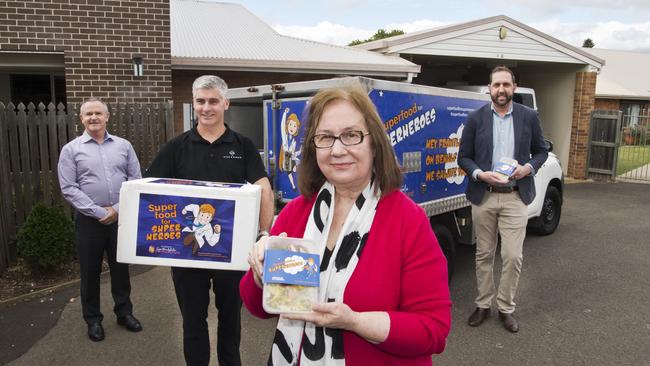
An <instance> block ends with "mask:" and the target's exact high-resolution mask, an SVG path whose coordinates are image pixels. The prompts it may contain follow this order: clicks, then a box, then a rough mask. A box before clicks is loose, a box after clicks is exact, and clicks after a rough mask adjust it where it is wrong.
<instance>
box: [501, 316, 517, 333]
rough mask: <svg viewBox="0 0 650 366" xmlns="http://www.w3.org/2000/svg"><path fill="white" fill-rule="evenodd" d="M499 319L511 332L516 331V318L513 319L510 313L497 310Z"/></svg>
mask: <svg viewBox="0 0 650 366" xmlns="http://www.w3.org/2000/svg"><path fill="white" fill-rule="evenodd" d="M499 320H501V323H503V327H504V328H506V329H507V330H508V331H509V332H511V333H517V332H518V331H519V324H518V323H517V319H515V317H514V316H512V314H506V313H502V312H500V311H499Z"/></svg>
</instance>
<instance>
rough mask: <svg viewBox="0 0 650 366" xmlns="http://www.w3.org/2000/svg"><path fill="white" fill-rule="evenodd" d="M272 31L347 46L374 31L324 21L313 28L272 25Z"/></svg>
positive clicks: (367, 36) (370, 34) (365, 37)
mask: <svg viewBox="0 0 650 366" xmlns="http://www.w3.org/2000/svg"><path fill="white" fill-rule="evenodd" d="M273 29H275V30H276V32H278V33H280V34H284V35H287V36H292V37H299V38H304V39H309V40H312V41H318V42H324V43H330V44H336V45H341V46H343V45H347V44H348V43H350V42H351V41H352V40H355V39H367V38H369V37H370V36H372V35H373V34H374V33H375V31H376V30H369V29H362V28H356V27H348V26H345V25H341V24H335V23H332V22H328V21H324V22H320V23H318V24H316V25H315V26H311V27H309V26H301V25H274V26H273Z"/></svg>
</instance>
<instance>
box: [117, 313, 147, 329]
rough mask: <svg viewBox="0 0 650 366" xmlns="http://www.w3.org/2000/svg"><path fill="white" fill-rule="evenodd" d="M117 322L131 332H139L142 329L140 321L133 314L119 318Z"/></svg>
mask: <svg viewBox="0 0 650 366" xmlns="http://www.w3.org/2000/svg"><path fill="white" fill-rule="evenodd" d="M117 324H119V325H121V326H123V327H124V328H126V329H127V330H128V331H130V332H139V331H141V330H142V324H140V321H138V319H136V318H135V317H134V316H133V315H131V314H129V315H125V316H121V317H119V318H117Z"/></svg>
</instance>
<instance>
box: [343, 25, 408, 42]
mask: <svg viewBox="0 0 650 366" xmlns="http://www.w3.org/2000/svg"><path fill="white" fill-rule="evenodd" d="M402 34H404V31H403V30H400V29H393V30H391V31H388V32H386V30H385V29H379V30H377V32H376V33H375V34H373V35H372V37H370V38H368V39H366V40H365V41H362V40H359V39H355V40H354V41H352V42H350V43H349V44H348V46H356V45H358V44H362V43H367V42H372V41H376V40H378V39H384V38H389V37H393V36H399V35H402Z"/></svg>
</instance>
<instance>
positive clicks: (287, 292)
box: [262, 236, 320, 314]
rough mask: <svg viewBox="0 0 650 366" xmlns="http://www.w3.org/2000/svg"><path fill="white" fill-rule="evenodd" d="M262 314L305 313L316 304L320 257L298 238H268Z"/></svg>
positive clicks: (311, 247) (310, 242)
mask: <svg viewBox="0 0 650 366" xmlns="http://www.w3.org/2000/svg"><path fill="white" fill-rule="evenodd" d="M263 281H264V287H263V290H262V292H263V301H262V305H263V307H264V310H265V311H266V312H267V313H270V314H282V313H308V312H311V306H312V304H313V303H315V302H317V301H318V286H319V284H320V254H319V253H318V251H317V250H316V247H315V245H314V243H313V242H312V241H310V240H306V239H299V238H283V237H279V236H271V237H269V239H268V241H267V244H266V250H265V253H264V273H263Z"/></svg>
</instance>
